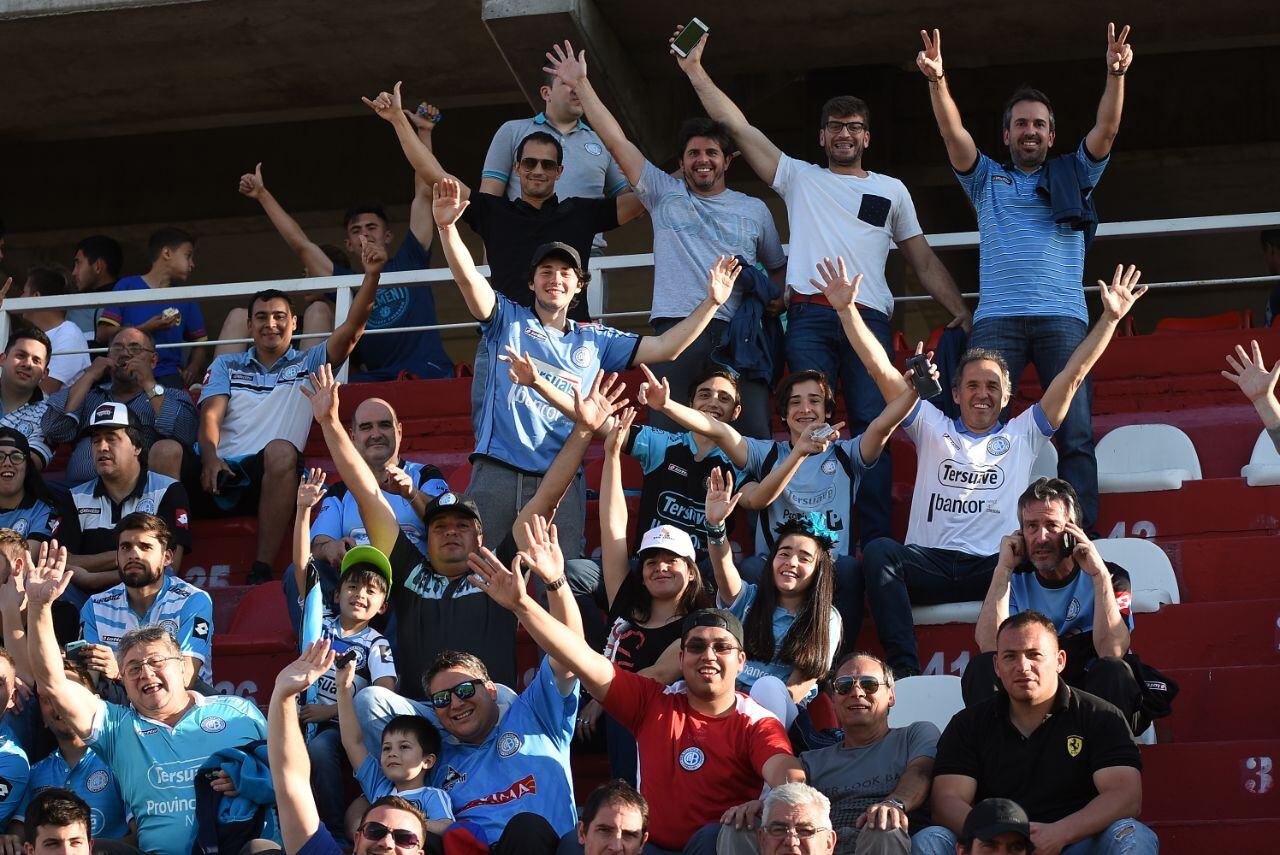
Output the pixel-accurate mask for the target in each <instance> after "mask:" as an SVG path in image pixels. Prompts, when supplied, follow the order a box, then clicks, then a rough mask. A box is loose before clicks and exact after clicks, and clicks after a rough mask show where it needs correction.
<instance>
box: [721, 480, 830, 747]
mask: <svg viewBox="0 0 1280 855" xmlns="http://www.w3.org/2000/svg"><path fill="white" fill-rule="evenodd" d="M740 497H741V493H739V494H736V495H734V493H733V481H732V476H728V477H726V475H725V474H724V472H723V471H722V470H720V469H716V470H714V471H713V472H712V473H711V478H710V480H709V481H708V483H707V552H708V554H709V555H710V558H711V566H712V568H713V569H714V570H715V574H716V585H717V587H718V588H719V593H718V594H717V604H718V605H720V606H721V607H722V608H726V609H728V610H729V611H731V612H733V613H734V614H735V615H737V616H738V618H739V619H740V620H741V621H742V629H743V634H744V637H745V641H746V645H745V649H746V653H747V664H746V666H745V667H744V668H743V669H742V673H740V674H739V675H738V688H739V689H740V690H742V691H744V692H748V693H749V694H750V695H751V698H752V699H753V700H754V701H756V702H757V703H759V704H760V705H761V706H763V707H764V708H765V709H767V710H769V711H770V712H772V713H773V714H774V715H776V716H777V717H778V720H779V721H781V722H782V723H783V724H784V725H785V726H786V727H787V728H790V727H791V725H792V723H793V722H794V721H795V720H796V716H797V715H798V714H799V712H800V708H801V707H802V706H806V705H808V703H809V701H811V700H813V698H814V697H816V696H817V694H818V680H819V679H820V678H822V677H823V676H825V675H826V673H827V672H828V671H829V670H830V669H831V665H832V660H833V659H834V657H835V655H836V651H837V650H839V649H840V636H841V632H842V630H843V624H842V622H841V620H840V613H839V612H838V611H836V608H835V606H834V605H833V603H832V598H833V592H834V587H835V580H834V576H835V559H834V558H833V557H832V554H831V552H832V547H833V546H835V544H836V537H835V536H834V534H833V532H831V531H830V530H829V529H828V528H827V526H826V520H825V519H824V518H823V516H822V515H821V514H816V513H815V514H808V515H806V516H803V517H792V518H791V519H788V520H787V521H785V522H783V523H782V524H780V525H778V526H777V527H776V529H775V531H776V532H777V534H776V537H775V541H774V547H773V552H772V554H770V556H769V562H768V564H767V565H766V567H767V568H768V571H769V572H766V573H763V574H762V575H761V577H760V583H759V584H758V585H756V584H752V583H750V582H744V581H743V579H742V576H741V574H739V573H738V568H737V567H735V566H734V563H733V552H732V550H730V548H729V543H728V540H727V537H726V534H725V526H724V521H725V520H726V519H728V517H729V515H730V514H731V513H733V509H734V508H735V507H736V506H737V504H738V499H739V498H740Z"/></svg>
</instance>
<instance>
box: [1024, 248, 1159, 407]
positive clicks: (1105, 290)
mask: <svg viewBox="0 0 1280 855" xmlns="http://www.w3.org/2000/svg"><path fill="white" fill-rule="evenodd" d="M1141 278H1142V271H1141V270H1138V269H1137V268H1136V267H1134V266H1133V265H1132V264H1130V265H1129V267H1128V268H1127V269H1126V268H1125V266H1124V265H1123V264H1117V265H1116V272H1115V275H1114V276H1113V277H1112V278H1111V285H1110V286H1108V285H1107V283H1106V282H1103V281H1102V280H1101V279H1099V280H1098V289H1099V291H1098V293H1099V295H1100V296H1101V297H1102V317H1100V318H1098V322H1097V323H1096V324H1094V325H1093V329H1092V330H1090V331H1089V335H1087V336H1085V340H1084V341H1082V342H1080V345H1079V346H1078V347H1077V348H1076V349H1075V352H1073V353H1072V354H1071V358H1070V359H1069V360H1067V365H1066V367H1065V368H1063V369H1062V371H1061V372H1060V373H1059V374H1058V376H1057V377H1055V378H1053V382H1052V383H1050V384H1049V388H1048V389H1045V390H1044V397H1042V398H1041V399H1040V408H1041V409H1042V410H1044V414H1045V417H1046V418H1048V419H1049V424H1051V425H1053V426H1054V427H1055V428H1056V427H1057V426H1058V425H1060V424H1062V420H1063V419H1065V418H1066V417H1067V409H1068V408H1069V407H1070V406H1071V399H1072V398H1074V397H1075V395H1076V390H1077V389H1079V388H1080V384H1081V383H1083V382H1084V378H1085V377H1087V376H1089V372H1090V370H1092V369H1093V365H1094V363H1095V362H1097V361H1098V359H1099V358H1100V357H1101V356H1102V354H1103V352H1104V351H1105V350H1106V349H1107V345H1108V344H1110V343H1111V336H1112V334H1114V333H1115V331H1116V327H1118V326H1120V321H1121V320H1123V319H1124V316H1125V315H1127V314H1129V310H1130V309H1132V308H1133V304H1134V303H1135V302H1137V301H1138V298H1140V297H1141V296H1142V295H1143V294H1145V293H1147V286H1146V285H1143V286H1142V287H1141V288H1139V287H1138V280H1139V279H1141Z"/></svg>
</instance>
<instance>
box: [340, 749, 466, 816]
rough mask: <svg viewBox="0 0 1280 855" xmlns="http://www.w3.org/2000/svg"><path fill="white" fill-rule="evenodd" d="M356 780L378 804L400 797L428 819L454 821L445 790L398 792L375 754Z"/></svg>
mask: <svg viewBox="0 0 1280 855" xmlns="http://www.w3.org/2000/svg"><path fill="white" fill-rule="evenodd" d="M356 780H357V781H359V782H360V789H361V790H362V791H363V792H364V797H365V798H366V799H368V800H369V801H370V803H372V802H376V801H377V800H378V799H380V798H382V797H383V796H399V797H400V798H402V799H404V800H405V801H409V802H413V803H414V804H415V805H417V806H418V807H419V808H420V809H421V810H422V812H423V813H424V814H426V816H427V819H450V820H451V819H453V807H452V806H451V805H450V804H449V796H448V795H447V794H446V793H445V791H444V790H440V789H437V788H435V787H414V788H413V789H411V790H397V789H396V787H395V784H393V783H391V781H390V779H389V778H387V776H386V775H384V774H382V765H381V764H380V763H379V762H378V758H377V757H376V756H375V755H373V754H368V755H366V756H365V758H364V762H363V763H361V764H360V768H359V769H357V770H356Z"/></svg>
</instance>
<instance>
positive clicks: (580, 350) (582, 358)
mask: <svg viewBox="0 0 1280 855" xmlns="http://www.w3.org/2000/svg"><path fill="white" fill-rule="evenodd" d="M569 358H570V359H571V360H573V364H574V365H576V366H578V367H579V368H586V367H587V366H588V365H590V364H591V348H589V347H587V346H586V345H585V344H584V345H582V346H581V347H575V348H574V349H573V355H572V356H570V357H569Z"/></svg>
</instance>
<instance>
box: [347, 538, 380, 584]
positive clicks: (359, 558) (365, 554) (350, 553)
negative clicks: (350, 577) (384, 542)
mask: <svg viewBox="0 0 1280 855" xmlns="http://www.w3.org/2000/svg"><path fill="white" fill-rule="evenodd" d="M357 564H368V565H370V566H372V567H373V569H375V570H377V571H378V572H379V573H381V574H382V577H383V578H384V579H386V580H387V587H388V588H389V587H391V562H390V561H388V560H387V556H385V555H383V554H382V550H380V549H378V548H377V547H374V546H353V547H352V548H351V549H348V550H347V554H346V555H344V556H342V569H341V570H340V571H339V572H338V581H339V582H341V581H342V577H343V576H345V575H347V571H348V570H350V569H351V568H352V567H355V566H356V565H357Z"/></svg>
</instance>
